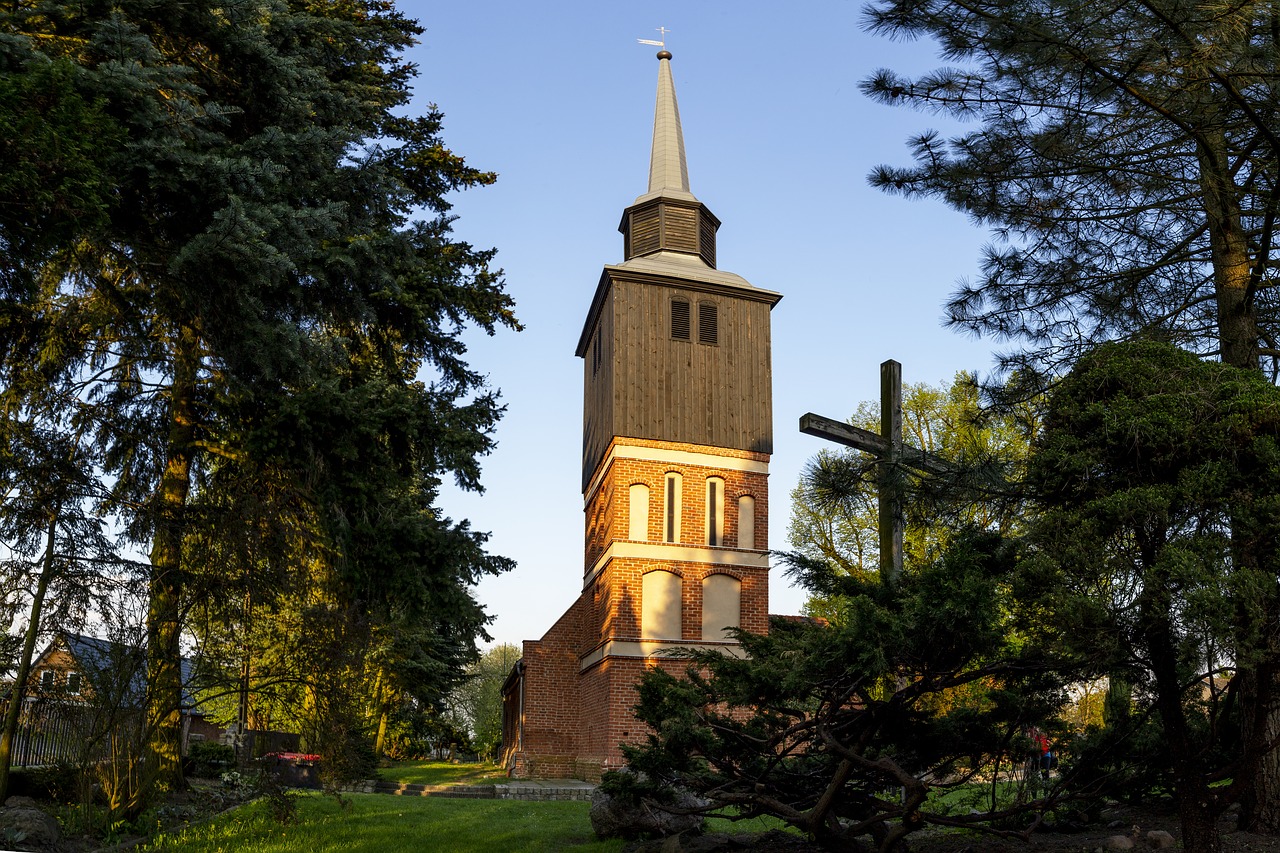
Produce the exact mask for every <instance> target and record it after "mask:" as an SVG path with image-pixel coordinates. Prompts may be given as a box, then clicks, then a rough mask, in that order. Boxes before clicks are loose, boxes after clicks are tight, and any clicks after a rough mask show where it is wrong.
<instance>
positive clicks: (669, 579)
mask: <svg viewBox="0 0 1280 853" xmlns="http://www.w3.org/2000/svg"><path fill="white" fill-rule="evenodd" d="M680 598H681V597H680V576H679V575H677V574H674V573H673V572H664V571H661V570H659V571H656V572H648V573H647V574H645V576H644V577H643V578H641V581H640V634H641V636H643V637H644V638H646V639H650V640H678V639H680V622H681V608H680Z"/></svg>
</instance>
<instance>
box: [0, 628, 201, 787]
mask: <svg viewBox="0 0 1280 853" xmlns="http://www.w3.org/2000/svg"><path fill="white" fill-rule="evenodd" d="M194 671H195V663H194V661H193V660H192V659H190V658H183V659H182V662H181V678H182V685H183V688H182V707H181V712H182V749H183V752H184V753H185V752H186V746H187V742H188V740H189V739H200V738H203V737H207V736H209V733H211V732H216V731H217V730H216V729H215V728H214V727H213V726H211V725H210V724H209V723H207V722H206V721H205V719H204V717H205V715H204V712H203V711H202V710H201V708H200V707H199V703H198V702H197V700H196V698H195V695H194V693H193V692H192V690H191V684H192V681H193V675H194ZM146 684H147V655H146V649H144V648H142V647H140V646H134V645H129V644H125V643H118V642H114V641H111V640H100V639H98V638H97V637H88V636H85V635H83V634H74V633H71V632H69V631H59V632H58V633H57V634H56V635H55V636H54V638H53V640H52V641H51V642H50V643H49V645H48V646H47V647H46V648H45V650H44V651H42V652H41V653H40V654H39V655H38V656H37V657H36V659H35V660H33V661H32V662H31V672H30V674H29V675H28V677H27V683H26V688H25V690H24V691H23V693H24V696H23V708H22V711H21V715H20V717H19V730H18V737H17V740H16V742H15V746H14V752H13V756H12V759H13V764H14V766H19V767H20V766H24V765H33V764H49V763H53V762H56V761H68V760H73V759H75V758H77V757H78V753H79V750H80V749H81V748H82V747H83V746H84V743H83V742H82V741H83V740H84V739H85V738H92V739H94V740H96V739H97V736H98V735H100V734H103V733H104V732H105V730H106V729H112V727H116V726H121V725H126V721H137V720H138V719H140V716H139V715H140V714H141V713H142V711H143V709H144V708H145V706H146ZM12 698H13V683H12V682H10V683H9V684H8V685H4V686H3V687H0V709H2V708H4V707H6V706H7V704H8V702H9V701H12ZM128 724H133V723H132V722H129V723H128Z"/></svg>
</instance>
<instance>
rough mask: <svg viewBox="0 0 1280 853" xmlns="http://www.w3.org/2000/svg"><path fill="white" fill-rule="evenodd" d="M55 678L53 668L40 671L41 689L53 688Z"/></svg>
mask: <svg viewBox="0 0 1280 853" xmlns="http://www.w3.org/2000/svg"><path fill="white" fill-rule="evenodd" d="M53 678H54V675H53V670H51V669H46V670H45V671H44V672H42V673H40V689H41V690H52V689H53Z"/></svg>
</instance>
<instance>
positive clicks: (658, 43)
mask: <svg viewBox="0 0 1280 853" xmlns="http://www.w3.org/2000/svg"><path fill="white" fill-rule="evenodd" d="M669 32H671V30H669V29H667V28H666V27H658V34H659V35H661V36H662V40H661V41H654V40H653V39H636V41H637V42H639V43H640V44H651V45H653V46H654V47H666V46H667V33H669Z"/></svg>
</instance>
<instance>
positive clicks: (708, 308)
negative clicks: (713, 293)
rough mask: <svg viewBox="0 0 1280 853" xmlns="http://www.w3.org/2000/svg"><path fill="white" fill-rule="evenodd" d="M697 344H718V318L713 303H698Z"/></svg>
mask: <svg viewBox="0 0 1280 853" xmlns="http://www.w3.org/2000/svg"><path fill="white" fill-rule="evenodd" d="M698 343H700V344H713V345H714V344H718V343H720V318H719V317H718V316H717V314H716V304H715V303H714V302H699V303H698Z"/></svg>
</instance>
